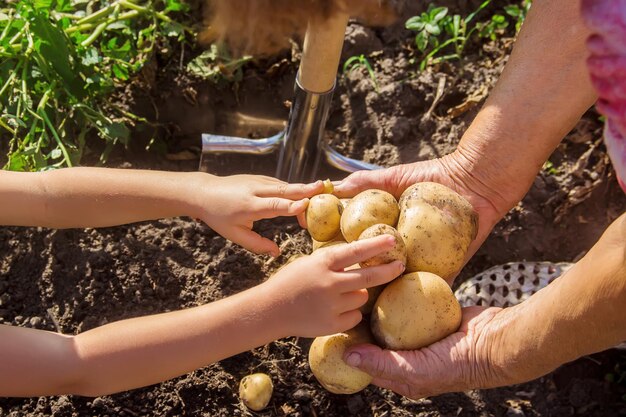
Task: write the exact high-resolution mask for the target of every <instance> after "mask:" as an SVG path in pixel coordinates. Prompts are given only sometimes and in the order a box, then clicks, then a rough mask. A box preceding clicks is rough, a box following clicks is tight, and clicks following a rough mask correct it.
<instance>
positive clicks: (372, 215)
mask: <svg viewBox="0 0 626 417" xmlns="http://www.w3.org/2000/svg"><path fill="white" fill-rule="evenodd" d="M399 215H400V209H399V207H398V202H397V201H396V199H395V198H394V197H393V196H392V195H391V194H389V193H388V192H386V191H382V190H366V191H363V192H361V193H359V194H357V195H356V196H354V198H352V200H350V202H349V203H348V205H347V206H346V208H345V210H344V211H343V214H342V215H341V233H343V237H344V238H345V239H346V241H347V242H352V241H355V240H357V239H358V238H359V235H360V234H361V233H362V232H363V231H364V230H365V229H367V228H368V227H370V226H373V225H375V224H378V223H382V224H388V225H390V226H395V225H396V223H397V222H398V216H399Z"/></svg>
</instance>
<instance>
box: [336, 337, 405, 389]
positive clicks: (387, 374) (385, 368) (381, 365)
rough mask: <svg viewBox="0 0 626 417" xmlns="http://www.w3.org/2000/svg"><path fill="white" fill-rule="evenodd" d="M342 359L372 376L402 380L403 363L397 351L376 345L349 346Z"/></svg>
mask: <svg viewBox="0 0 626 417" xmlns="http://www.w3.org/2000/svg"><path fill="white" fill-rule="evenodd" d="M343 360H344V361H345V362H346V363H347V364H348V365H350V366H352V367H355V368H358V369H360V370H362V371H364V372H366V373H368V374H370V375H371V376H373V377H374V378H379V379H387V380H392V381H404V378H405V376H406V374H405V370H404V369H403V365H404V364H405V362H406V361H405V360H404V358H402V357H401V356H400V355H399V354H398V352H394V351H390V350H384V349H382V348H380V347H378V346H375V345H370V344H364V345H355V346H351V347H349V348H348V349H347V350H346V352H345V353H344V355H343Z"/></svg>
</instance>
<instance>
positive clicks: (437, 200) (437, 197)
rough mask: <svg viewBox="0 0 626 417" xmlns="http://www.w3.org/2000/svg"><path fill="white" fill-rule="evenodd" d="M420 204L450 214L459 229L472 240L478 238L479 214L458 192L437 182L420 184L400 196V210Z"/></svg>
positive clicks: (414, 185) (412, 186)
mask: <svg viewBox="0 0 626 417" xmlns="http://www.w3.org/2000/svg"><path fill="white" fill-rule="evenodd" d="M419 202H426V203H428V204H431V205H432V206H435V207H437V208H439V209H440V210H443V211H446V212H447V213H450V215H451V216H452V217H454V218H455V219H456V220H457V227H459V228H461V229H462V230H463V233H465V234H467V235H468V236H469V237H470V240H474V239H475V238H476V233H478V214H477V213H476V212H475V211H474V207H472V204H471V203H470V202H469V201H467V200H466V199H465V198H464V197H463V196H462V195H460V194H459V193H457V192H456V191H454V190H452V189H451V188H448V187H446V186H445V185H443V184H439V183H436V182H418V183H416V184H413V185H411V186H410V187H409V188H407V189H406V190H404V192H403V193H402V195H401V196H400V202H399V206H400V210H404V209H407V208H410V207H411V206H412V205H413V204H415V203H419Z"/></svg>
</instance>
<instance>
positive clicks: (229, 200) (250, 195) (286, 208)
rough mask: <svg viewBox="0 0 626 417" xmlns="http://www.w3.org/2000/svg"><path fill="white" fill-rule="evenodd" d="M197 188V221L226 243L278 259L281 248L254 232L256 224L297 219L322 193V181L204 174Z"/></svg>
mask: <svg viewBox="0 0 626 417" xmlns="http://www.w3.org/2000/svg"><path fill="white" fill-rule="evenodd" d="M198 179H199V183H198V184H197V187H196V188H197V189H198V196H197V198H198V199H199V201H198V202H197V203H196V204H197V205H198V206H200V207H201V210H200V214H199V216H198V217H200V219H201V220H202V221H204V222H205V223H206V224H207V225H208V226H209V227H211V228H212V229H213V230H215V231H216V232H217V233H219V234H220V235H222V236H224V237H225V238H226V239H228V240H231V241H233V242H235V243H237V244H239V245H241V246H243V247H244V248H246V249H248V250H250V251H252V252H254V253H265V254H271V255H272V256H278V255H279V254H280V250H279V248H278V245H276V243H275V242H273V241H271V240H270V239H267V238H264V237H262V236H260V235H259V234H258V233H256V232H254V231H252V226H253V224H254V222H255V221H256V220H261V219H270V218H274V217H279V216H296V215H298V214H299V213H302V212H304V210H305V209H306V207H307V204H308V198H309V197H312V196H314V195H315V194H319V193H321V192H322V191H323V189H324V185H323V183H322V182H321V181H317V182H315V183H313V184H287V183H285V182H283V181H280V180H278V179H276V178H271V177H265V176H260V175H233V176H229V177H214V176H209V175H207V174H202V176H200V177H198Z"/></svg>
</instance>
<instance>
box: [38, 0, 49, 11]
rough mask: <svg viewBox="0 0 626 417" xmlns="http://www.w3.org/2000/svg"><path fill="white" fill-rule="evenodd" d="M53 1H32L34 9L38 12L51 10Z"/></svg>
mask: <svg viewBox="0 0 626 417" xmlns="http://www.w3.org/2000/svg"><path fill="white" fill-rule="evenodd" d="M53 1H54V0H35V1H34V6H35V9H37V10H39V9H45V10H50V9H52V3H53Z"/></svg>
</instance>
